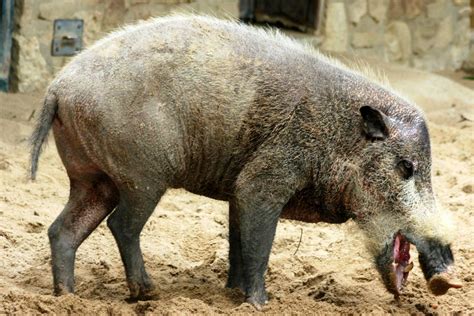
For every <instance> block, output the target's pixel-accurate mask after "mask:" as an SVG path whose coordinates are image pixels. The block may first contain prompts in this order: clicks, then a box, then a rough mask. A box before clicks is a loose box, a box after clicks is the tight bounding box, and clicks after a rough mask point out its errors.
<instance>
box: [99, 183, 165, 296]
mask: <svg viewBox="0 0 474 316" xmlns="http://www.w3.org/2000/svg"><path fill="white" fill-rule="evenodd" d="M156 187H157V186H156V184H155V185H153V186H151V185H150V186H148V188H154V190H153V191H154V193H153V194H151V193H149V192H142V191H139V190H133V189H124V190H120V202H119V205H118V206H117V209H116V210H115V211H114V212H113V213H112V215H110V217H109V218H108V219H107V225H108V226H109V228H110V230H111V231H112V234H113V235H114V237H115V241H116V242H117V246H118V248H119V251H120V256H121V258H122V261H123V264H124V267H125V275H126V277H127V283H128V287H129V289H130V300H132V301H134V300H139V299H140V300H144V299H150V298H153V297H154V296H155V291H154V290H155V286H154V285H153V282H152V281H151V279H150V277H149V276H148V274H147V272H146V270H145V265H144V261H143V255H142V251H141V248H140V233H141V231H142V229H143V226H145V223H146V222H147V220H148V218H149V217H150V215H151V214H152V213H153V211H154V209H155V207H156V205H157V204H158V201H159V200H160V198H161V196H162V195H163V194H164V192H165V190H166V189H165V188H164V187H163V188H158V189H156ZM150 191H151V190H150Z"/></svg>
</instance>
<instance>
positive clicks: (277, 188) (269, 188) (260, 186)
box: [231, 157, 302, 309]
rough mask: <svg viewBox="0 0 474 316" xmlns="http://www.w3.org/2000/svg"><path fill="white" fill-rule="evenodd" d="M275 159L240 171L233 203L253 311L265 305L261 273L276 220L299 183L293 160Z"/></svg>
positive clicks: (267, 257)
mask: <svg viewBox="0 0 474 316" xmlns="http://www.w3.org/2000/svg"><path fill="white" fill-rule="evenodd" d="M275 158H276V157H271V158H264V157H262V158H258V159H255V160H253V161H252V162H251V163H250V164H248V165H247V166H246V167H245V168H244V169H243V170H242V172H241V174H240V175H239V178H238V180H237V182H236V191H235V200H234V202H233V203H235V207H236V208H237V211H238V218H239V228H240V242H241V255H242V270H243V281H244V284H243V285H244V289H245V295H246V300H247V302H249V303H251V304H252V305H254V306H255V307H256V308H257V309H260V308H261V307H262V305H264V304H266V303H267V302H268V296H267V293H266V290H265V272H266V270H267V266H268V259H269V256H270V251H271V248H272V243H273V238H274V236H275V230H276V227H277V223H278V218H279V216H280V213H281V211H282V209H283V207H284V206H285V205H286V203H287V202H288V201H289V199H290V198H291V197H292V196H293V195H294V194H295V191H296V190H297V189H298V188H299V187H300V186H301V183H302V178H301V177H300V176H299V175H298V172H297V171H299V170H298V168H296V166H294V165H293V163H294V161H293V162H290V161H288V160H286V159H283V158H282V159H275ZM285 160H286V161H285ZM231 264H232V262H231Z"/></svg>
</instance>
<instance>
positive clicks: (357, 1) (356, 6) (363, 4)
mask: <svg viewBox="0 0 474 316" xmlns="http://www.w3.org/2000/svg"><path fill="white" fill-rule="evenodd" d="M347 9H348V10H347V11H348V13H349V21H351V22H352V23H354V24H358V23H359V21H360V18H361V17H363V16H364V15H365V14H366V13H367V0H353V1H352V3H350V4H348V8H347Z"/></svg>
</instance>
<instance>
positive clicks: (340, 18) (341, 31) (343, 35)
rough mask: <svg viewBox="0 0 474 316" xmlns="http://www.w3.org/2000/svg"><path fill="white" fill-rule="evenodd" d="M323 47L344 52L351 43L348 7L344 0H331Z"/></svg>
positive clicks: (327, 10)
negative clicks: (335, 0)
mask: <svg viewBox="0 0 474 316" xmlns="http://www.w3.org/2000/svg"><path fill="white" fill-rule="evenodd" d="M325 35H326V37H325V39H324V42H323V45H322V47H323V49H324V50H327V51H333V52H344V51H346V50H347V47H348V43H349V34H348V25H347V17H346V8H345V6H344V3H342V2H329V3H328V6H327V9H326V21H325Z"/></svg>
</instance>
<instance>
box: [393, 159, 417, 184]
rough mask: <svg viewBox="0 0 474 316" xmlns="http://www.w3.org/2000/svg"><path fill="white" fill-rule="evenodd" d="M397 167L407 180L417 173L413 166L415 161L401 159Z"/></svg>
mask: <svg viewBox="0 0 474 316" xmlns="http://www.w3.org/2000/svg"><path fill="white" fill-rule="evenodd" d="M397 169H398V171H399V172H400V175H401V176H402V177H403V179H405V180H408V179H410V178H411V177H412V176H413V174H414V173H415V167H414V166H413V162H411V161H410V160H406V159H402V160H400V162H399V163H398V165H397Z"/></svg>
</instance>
